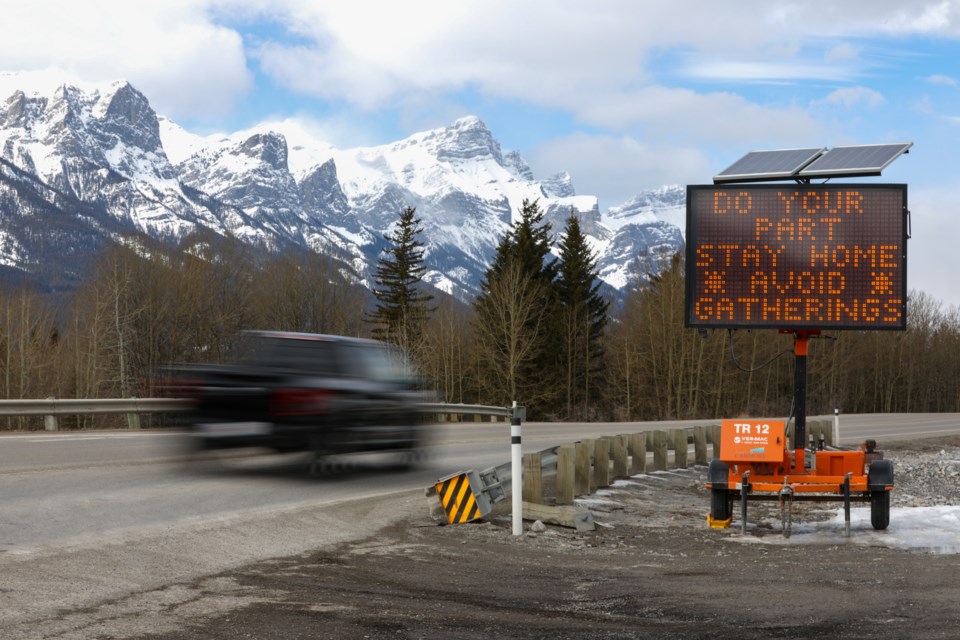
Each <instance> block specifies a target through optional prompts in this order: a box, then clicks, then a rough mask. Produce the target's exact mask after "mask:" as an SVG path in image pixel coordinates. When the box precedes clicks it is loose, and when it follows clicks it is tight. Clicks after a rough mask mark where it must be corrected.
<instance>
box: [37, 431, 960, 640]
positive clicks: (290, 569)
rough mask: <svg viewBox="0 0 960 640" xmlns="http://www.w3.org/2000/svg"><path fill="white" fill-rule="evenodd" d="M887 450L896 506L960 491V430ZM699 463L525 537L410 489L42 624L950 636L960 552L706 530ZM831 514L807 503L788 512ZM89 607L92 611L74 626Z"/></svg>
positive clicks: (158, 632) (125, 629)
mask: <svg viewBox="0 0 960 640" xmlns="http://www.w3.org/2000/svg"><path fill="white" fill-rule="evenodd" d="M886 457H887V458H889V459H892V460H894V464H895V473H896V486H897V488H896V490H895V492H894V494H893V500H892V504H893V506H894V507H926V506H934V505H960V482H958V473H960V437H954V438H948V439H938V440H929V441H922V442H912V443H896V445H895V448H894V447H887V450H886ZM704 477H705V469H704V468H694V469H689V470H675V471H671V472H666V473H657V474H644V475H641V476H635V477H634V478H631V479H630V480H627V481H621V482H618V483H617V484H616V485H615V486H614V487H612V488H610V489H608V490H604V491H601V492H598V494H597V495H595V496H592V497H590V498H589V499H587V500H583V501H582V502H581V503H582V504H583V505H584V506H587V507H589V508H590V509H591V511H592V512H593V514H594V518H595V520H596V521H597V522H598V523H599V525H600V526H598V527H597V530H596V531H594V532H590V533H577V532H576V531H574V530H572V529H565V528H560V527H554V526H546V527H543V528H542V530H541V531H539V532H534V531H528V532H527V533H525V534H524V535H523V536H520V537H514V536H512V535H511V526H510V520H509V517H508V513H507V510H508V509H509V505H507V504H506V503H500V504H499V505H497V508H496V509H495V511H494V512H493V513H492V514H491V516H490V518H489V520H488V521H487V522H483V523H480V524H468V525H457V526H438V525H437V524H436V523H435V522H434V521H433V519H432V518H431V516H430V508H429V503H428V502H427V501H426V499H424V498H422V497H415V496H411V497H410V499H408V500H406V499H405V500H404V504H408V505H409V507H410V508H409V509H408V514H407V515H406V517H404V518H403V519H401V520H399V521H397V522H395V523H394V524H392V525H390V526H388V527H386V528H384V529H382V530H380V531H377V532H376V533H372V534H371V535H370V536H369V537H368V538H366V539H365V540H360V541H358V542H353V543H343V544H339V545H336V546H330V547H326V548H322V549H318V550H316V551H314V552H310V553H305V554H301V555H296V556H292V557H288V558H281V559H276V560H273V561H269V562H262V563H258V564H255V565H252V566H249V567H246V568H243V569H241V570H238V571H231V572H227V573H224V574H221V575H217V576H210V577H208V578H205V579H203V580H198V581H196V582H194V583H191V584H178V585H171V586H170V587H168V588H166V589H162V590H157V591H154V592H150V593H144V594H139V595H138V596H137V597H138V601H139V602H140V603H141V604H140V606H139V607H132V606H130V604H131V603H108V604H106V605H104V606H102V607H99V608H98V609H97V610H96V611H85V612H63V621H64V624H63V625H62V626H61V627H60V631H59V632H58V634H57V635H45V636H41V637H50V638H52V637H56V638H64V639H66V638H98V639H107V638H131V637H136V638H142V639H144V640H145V639H147V638H150V639H153V640H160V639H165V640H174V639H187V638H211V639H221V638H222V639H227V638H229V639H231V640H234V639H236V638H265V639H266V638H278V639H279V638H284V639H288V638H318V639H323V638H331V639H334V638H336V639H340V638H377V639H379V638H403V639H407V638H430V639H433V638H449V639H474V638H476V639H480V638H483V639H490V638H523V639H527V638H530V639H533V638H578V639H588V640H589V639H601V638H603V639H614V638H616V639H619V638H623V639H626V638H714V639H715V638H741V639H747V640H750V639H753V638H757V639H759V638H765V639H766V638H820V637H829V638H831V639H840V640H842V639H847V638H850V639H852V638H857V639H860V638H867V639H870V638H911V639H924V638H956V637H957V629H958V625H960V608H958V606H957V602H958V600H960V587H958V578H957V575H958V572H960V555H957V554H942V553H941V554H934V553H930V552H925V551H922V550H912V551H904V550H898V549H895V548H890V547H889V546H884V545H882V544H871V543H864V542H863V540H864V539H867V538H868V535H875V534H874V532H872V529H869V524H867V525H865V526H866V529H864V528H856V529H855V530H854V531H853V536H852V537H851V538H850V539H845V538H842V537H839V538H837V537H833V538H830V539H829V540H824V541H820V542H816V541H814V542H813V543H810V542H805V543H801V542H798V541H797V540H796V537H797V536H794V538H791V539H785V538H784V537H783V536H782V535H781V532H780V530H779V516H778V515H777V514H775V513H774V509H775V506H772V505H771V506H768V505H766V504H764V503H759V504H757V503H752V505H753V504H756V505H757V506H756V507H754V506H751V509H754V511H753V512H752V514H751V517H750V522H751V529H750V530H749V531H748V533H747V534H746V535H743V534H741V533H740V530H739V527H738V526H736V525H737V524H738V521H737V516H735V519H734V525H735V526H734V527H732V528H730V529H725V530H713V529H710V528H709V527H708V526H707V525H706V512H707V510H708V508H709V493H708V492H707V491H706V490H705V489H704V487H703V482H704ZM774 505H775V503H774ZM764 509H766V510H767V511H766V512H765V511H764ZM835 511H836V505H832V506H829V507H825V506H823V505H822V504H820V503H804V504H802V505H798V511H797V513H796V515H795V516H794V523H795V526H797V523H806V522H815V521H823V520H826V519H827V518H829V517H831V514H832V513H835ZM898 513H899V512H898ZM868 520H869V518H868ZM527 524H528V527H529V524H530V523H527ZM868 530H869V531H868ZM111 607H112V608H113V609H111ZM112 610H113V611H116V612H119V611H125V612H126V613H123V614H122V615H121V614H119V613H117V614H116V615H113V616H111V611H112ZM136 610H139V613H131V611H136ZM79 613H82V614H83V615H84V616H85V617H84V618H83V619H84V620H86V621H87V622H86V623H85V624H84V625H83V626H82V627H80V626H77V625H71V624H69V621H70V620H71V616H76V615H78V614H79ZM77 619H79V618H77ZM145 622H148V626H147V628H151V629H153V631H154V632H153V633H146V634H144V633H143V631H142V630H143V629H144V627H145V625H144V623H145ZM149 625H152V626H149ZM132 629H137V630H138V631H137V633H132V632H131V630H132Z"/></svg>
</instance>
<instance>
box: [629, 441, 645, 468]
mask: <svg viewBox="0 0 960 640" xmlns="http://www.w3.org/2000/svg"><path fill="white" fill-rule="evenodd" d="M646 470H647V434H645V433H634V434H631V435H630V474H631V475H635V474H638V473H644V472H646Z"/></svg>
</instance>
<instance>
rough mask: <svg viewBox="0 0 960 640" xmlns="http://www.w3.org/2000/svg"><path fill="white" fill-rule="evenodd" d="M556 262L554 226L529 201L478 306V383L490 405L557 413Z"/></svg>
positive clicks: (487, 276)
mask: <svg viewBox="0 0 960 640" xmlns="http://www.w3.org/2000/svg"><path fill="white" fill-rule="evenodd" d="M556 274H557V261H556V259H555V258H552V257H551V256H550V225H549V224H547V223H545V222H544V221H543V212H541V211H540V206H539V204H538V202H537V201H533V202H530V201H529V200H524V202H523V206H522V209H521V211H520V220H518V221H517V222H515V223H514V224H513V225H512V227H511V228H510V230H509V231H508V232H507V233H506V234H505V235H504V237H503V239H502V240H501V242H500V244H499V245H498V246H497V252H496V255H495V256H494V261H493V264H492V265H491V266H490V268H489V269H487V272H486V273H485V275H484V279H483V281H482V282H481V285H480V287H481V292H480V295H479V296H478V297H477V300H476V302H475V311H476V315H475V329H476V333H477V335H478V336H479V345H478V347H479V362H480V365H479V366H480V371H479V379H480V381H481V382H482V383H483V384H484V385H485V389H484V391H485V394H486V396H487V397H486V398H485V399H486V400H487V401H489V402H492V403H495V404H502V403H509V402H510V401H512V400H517V401H519V402H521V403H522V404H525V405H526V406H527V407H528V409H529V411H530V412H532V413H533V414H537V413H538V412H543V411H546V410H547V408H548V407H550V408H551V409H552V406H551V403H552V401H553V400H555V397H556V391H557V385H556V381H555V380H554V379H553V378H552V376H554V375H555V371H556V366H555V362H556V348H555V344H554V341H555V340H556V336H557V334H556V332H555V331H554V330H552V329H551V325H552V324H553V323H554V322H556V315H557V314H556V313H555V309H556V296H555V292H554V287H553V283H554V279H555V278H556Z"/></svg>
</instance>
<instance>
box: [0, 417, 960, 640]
mask: <svg viewBox="0 0 960 640" xmlns="http://www.w3.org/2000/svg"><path fill="white" fill-rule="evenodd" d="M694 424H704V422H703V421H697V422H672V423H629V424H625V423H590V424H570V423H563V424H556V423H526V424H524V426H523V442H524V450H525V451H537V450H540V449H543V448H547V447H550V446H554V445H557V444H561V443H564V442H573V441H576V440H577V439H580V438H585V437H597V436H601V435H613V434H617V433H631V432H635V431H642V430H649V429H653V428H669V427H679V426H692V425H694ZM509 432H510V428H509V425H506V424H502V423H500V424H491V423H479V424H478V423H461V424H445V425H440V426H438V427H437V428H436V432H435V442H434V446H433V447H432V457H431V458H430V459H429V460H428V462H427V463H426V465H425V466H424V467H422V468H419V469H417V470H414V471H399V470H397V469H395V468H393V467H392V466H391V464H390V463H391V460H389V459H387V458H383V457H378V456H363V457H356V458H351V459H348V460H347V461H346V462H348V463H349V465H348V466H349V469H348V470H347V471H343V472H329V473H324V474H321V475H319V476H308V475H307V474H306V473H305V462H304V459H303V458H302V457H294V456H285V457H279V456H271V457H239V458H229V459H227V460H223V461H221V462H220V463H219V464H218V465H215V466H214V467H213V468H211V467H210V465H209V464H205V465H203V466H201V467H197V466H195V465H185V463H184V455H183V452H184V448H183V441H182V438H183V436H182V434H176V433H161V432H81V433H77V432H73V433H29V434H6V435H3V436H0V572H2V575H3V576H4V581H3V585H2V588H0V595H2V596H3V600H4V602H5V606H4V607H2V608H0V630H3V629H13V630H15V631H17V632H18V633H19V631H21V630H23V629H26V628H30V629H34V628H36V629H41V628H43V625H42V624H40V623H41V621H45V620H46V621H49V620H54V619H55V618H56V616H57V615H58V614H57V612H59V611H64V610H72V609H76V608H83V607H89V606H93V605H96V604H98V603H102V602H104V601H107V600H110V599H116V598H121V597H126V596H128V595H129V594H130V593H135V592H141V591H146V590H155V589H158V588H163V587H164V586H165V585H170V584H175V583H177V582H179V581H182V580H186V579H190V578H196V577H198V576H203V575H210V574H213V573H216V572H219V571H223V570H226V569H229V568H232V567H237V566H241V565H243V564H248V563H251V562H256V561H260V560H263V559H265V558H272V557H280V556H285V555H291V554H296V553H302V552H304V551H307V550H310V549H316V548H321V547H323V546H324V545H328V544H334V543H337V542H343V541H346V540H351V539H356V538H359V537H363V536H368V535H370V534H371V533H372V532H374V531H377V530H378V529H379V528H381V527H383V526H386V525H388V524H389V523H390V522H391V521H392V520H393V519H395V517H396V514H397V513H398V512H399V511H402V510H409V509H416V508H426V501H425V500H423V498H422V495H423V494H422V490H423V489H424V488H425V487H427V486H430V485H432V484H433V483H434V482H436V480H437V479H438V478H440V477H442V476H445V475H448V474H450V473H453V472H457V471H462V470H465V469H470V468H476V469H483V468H486V467H488V466H494V465H498V464H502V463H503V462H505V461H507V460H509V457H510V449H509V447H510V445H509V442H510V438H509V436H510V433H509ZM955 433H960V415H958V414H936V415H929V414H923V415H921V414H911V415H901V416H881V415H873V416H841V442H842V443H845V444H846V443H855V442H857V441H860V440H862V439H863V438H865V437H872V438H875V439H876V440H878V441H879V442H880V444H881V446H882V444H883V441H884V440H886V439H899V438H910V437H931V436H936V435H947V434H955ZM51 616H52V617H51ZM51 624H52V623H51ZM3 635H6V637H14V636H10V635H7V634H3ZM15 635H16V634H15ZM17 637H20V636H19V635H17ZM24 637H26V636H24ZM37 637H47V636H45V635H40V636H37Z"/></svg>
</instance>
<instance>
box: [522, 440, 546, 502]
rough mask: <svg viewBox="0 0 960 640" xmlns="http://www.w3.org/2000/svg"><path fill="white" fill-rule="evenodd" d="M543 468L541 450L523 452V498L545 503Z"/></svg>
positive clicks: (527, 500)
mask: <svg viewBox="0 0 960 640" xmlns="http://www.w3.org/2000/svg"><path fill="white" fill-rule="evenodd" d="M542 474H543V470H542V468H541V465H540V452H535V453H525V454H523V500H524V501H525V502H533V503H534V504H543V475H542Z"/></svg>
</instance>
